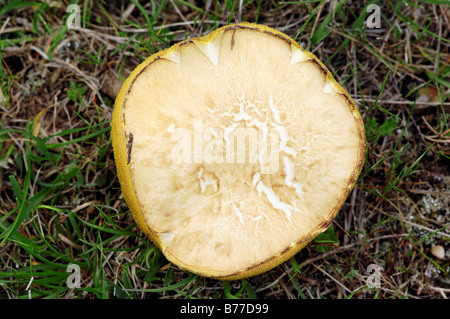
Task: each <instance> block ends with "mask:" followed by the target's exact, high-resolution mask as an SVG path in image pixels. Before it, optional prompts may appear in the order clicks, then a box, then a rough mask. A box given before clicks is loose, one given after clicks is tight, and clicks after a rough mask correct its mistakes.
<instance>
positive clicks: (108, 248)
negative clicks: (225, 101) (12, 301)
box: [0, 0, 450, 299]
mask: <svg viewBox="0 0 450 319" xmlns="http://www.w3.org/2000/svg"><path fill="white" fill-rule="evenodd" d="M0 2H3V1H0ZM42 2H43V1H41V2H38V3H36V4H35V5H33V6H31V5H30V3H24V2H21V1H16V2H10V3H9V4H8V5H6V3H2V4H1V5H0V8H1V7H3V8H4V9H0V53H1V61H0V83H1V95H0V114H1V119H0V129H1V131H0V174H1V179H0V234H1V235H0V298H29V297H31V298H150V297H152V298H155V297H156V298H175V297H177V298H232V297H239V298H283V299H286V298H330V299H331V298H367V299H370V298H381V299H386V298H395V299H396V298H418V299H421V298H433V299H438V298H447V297H448V296H449V293H450V281H449V279H448V278H449V276H448V275H449V270H450V263H449V260H450V254H449V251H450V243H449V239H450V230H449V228H448V225H449V219H450V218H449V216H450V214H449V211H450V200H449V198H450V196H449V195H450V170H449V166H450V165H449V163H450V100H449V93H450V82H449V77H450V65H449V61H450V52H449V44H450V41H449V40H448V39H449V38H450V22H449V19H450V17H449V12H450V11H449V6H448V5H445V4H444V3H445V1H439V0H436V1H424V2H420V1H411V2H408V5H406V4H405V2H403V1H396V2H391V1H378V2H376V1H375V3H377V4H378V5H379V6H380V9H381V28H380V29H370V28H367V27H366V26H365V24H364V22H365V20H366V18H367V17H368V15H369V14H370V12H369V13H367V12H366V10H365V7H364V6H362V5H361V2H358V1H347V2H345V3H344V2H338V1H334V0H332V1H329V2H324V1H322V2H319V1H317V2H308V3H297V2H292V3H288V2H286V3H282V2H276V1H224V2H223V3H221V4H219V2H217V1H177V0H170V1H162V2H161V1H151V2H145V5H144V2H143V1H141V2H138V1H129V2H128V1H108V2H103V1H79V5H80V9H81V15H80V24H81V25H80V26H81V28H79V29H71V30H70V29H67V28H66V27H65V21H66V19H67V17H68V15H67V14H66V8H67V6H68V4H69V3H68V1H47V3H48V4H47V5H45V4H43V3H42ZM139 3H141V4H139ZM240 20H242V21H250V22H255V21H256V22H258V23H263V24H266V25H269V26H272V27H274V28H276V29H278V30H281V31H283V32H285V33H286V34H288V35H290V36H291V37H293V38H295V40H297V41H298V42H299V43H300V44H301V45H302V46H303V47H305V48H306V49H308V50H311V51H312V52H313V53H315V54H316V55H317V56H318V57H319V59H320V60H322V61H324V62H325V63H326V65H327V66H328V67H329V68H330V70H331V71H332V72H333V74H335V76H336V78H337V80H338V82H340V83H341V84H343V85H344V86H345V87H346V88H347V90H348V91H349V93H350V94H351V96H352V97H353V98H354V99H355V101H356V102H357V104H358V108H359V110H360V112H361V114H362V116H363V119H364V121H365V125H366V133H367V137H368V141H369V145H368V149H367V160H366V164H365V167H364V168H363V172H362V174H361V177H360V179H359V181H358V183H357V185H356V187H355V189H354V191H353V192H352V193H351V195H350V196H349V198H348V200H347V202H346V204H345V206H344V207H343V209H342V211H341V212H340V213H339V215H338V217H337V218H336V220H335V221H334V223H333V226H332V228H330V229H329V231H328V232H327V233H326V235H325V236H322V237H321V238H319V239H318V240H317V241H315V242H313V243H312V244H311V245H310V246H309V247H307V248H306V249H304V250H303V251H301V252H300V253H299V254H297V255H296V256H295V257H294V258H292V259H291V260H290V261H288V262H286V263H284V264H282V265H280V266H278V267H277V268H275V269H273V270H272V271H270V272H267V273H265V274H262V275H260V276H256V277H252V278H249V279H247V280H241V281H233V282H220V281H217V280H211V279H206V278H201V277H197V276H195V275H191V274H188V273H184V272H183V271H181V270H179V269H177V268H176V267H175V266H174V265H171V264H169V263H168V262H167V260H165V258H164V257H163V256H162V255H161V253H160V252H159V251H158V250H157V249H156V248H155V247H154V246H153V245H152V244H151V243H150V242H149V240H148V239H146V238H145V237H144V236H143V234H142V233H141V232H140V231H139V229H137V227H136V225H135V224H134V222H133V220H132V218H131V216H130V214H129V211H128V208H127V206H126V204H125V203H124V201H123V198H122V195H121V192H120V187H119V183H118V180H117V178H116V174H115V167H114V161H113V154H112V148H111V142H110V137H109V125H110V123H109V122H110V119H111V112H112V107H113V102H114V98H115V95H116V94H117V91H118V88H120V85H121V83H122V81H123V79H124V78H126V76H127V75H128V74H129V73H130V72H131V71H132V70H133V68H134V67H135V66H137V64H139V63H140V62H141V61H142V60H143V59H145V58H146V57H148V56H149V55H151V54H152V53H154V52H156V51H158V50H160V49H163V48H166V47H168V46H170V45H171V44H173V43H174V42H176V41H179V40H182V39H185V38H186V37H195V36H199V35H202V34H205V33H207V32H209V31H210V30H212V29H214V28H215V27H218V26H221V25H225V24H227V23H233V22H236V21H240ZM148 25H151V26H152V28H149V27H148ZM438 245H439V246H442V247H444V250H445V252H446V254H445V256H444V257H443V258H438V257H437V256H436V255H434V254H433V253H432V251H431V249H432V247H433V246H438ZM69 264H77V265H79V266H80V267H81V271H82V280H81V285H80V288H74V289H70V288H69V287H67V284H66V279H67V277H68V275H69V274H70V273H67V272H66V268H67V266H68V265H69ZM371 264H376V265H379V266H380V267H381V269H382V270H381V277H380V285H379V287H378V288H369V287H368V282H367V279H370V278H371V277H369V276H370V275H371V274H373V272H371V271H370V269H368V267H369V265H371ZM368 277H369V278H368ZM30 282H31V285H30Z"/></svg>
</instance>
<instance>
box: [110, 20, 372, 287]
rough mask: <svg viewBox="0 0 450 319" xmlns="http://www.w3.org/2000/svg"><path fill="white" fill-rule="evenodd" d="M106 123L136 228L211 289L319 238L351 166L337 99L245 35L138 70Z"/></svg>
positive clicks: (279, 37)
mask: <svg viewBox="0 0 450 319" xmlns="http://www.w3.org/2000/svg"><path fill="white" fill-rule="evenodd" d="M113 118H114V119H113V146H114V151H115V154H116V163H117V167H118V171H121V172H120V174H119V180H120V181H121V184H122V189H125V188H126V190H124V195H125V199H126V200H127V202H128V203H129V205H130V206H131V210H132V211H133V216H135V218H136V219H137V220H138V224H139V225H140V227H141V228H142V229H143V230H144V232H146V233H147V234H148V235H149V236H150V237H151V238H152V240H153V241H154V242H155V243H156V244H157V245H158V246H159V247H160V249H161V250H162V252H163V253H164V254H165V256H166V257H167V258H168V259H169V260H170V261H172V262H174V263H175V264H177V265H178V266H179V267H181V268H183V269H186V270H188V271H191V272H194V273H197V274H201V275H204V276H210V277H216V278H225V279H227V278H242V277H246V276H249V275H254V274H256V273H260V272H261V271H265V270H268V269H270V268H272V267H274V266H275V265H277V264H279V263H281V262H282V261H284V260H286V259H287V258H289V257H290V256H292V255H293V254H295V253H296V252H297V251H298V250H299V249H301V248H302V247H304V245H306V243H308V242H309V241H310V240H311V239H312V238H314V237H315V236H317V235H318V234H320V233H321V232H323V231H324V230H325V229H326V228H327V227H328V226H329V225H330V223H331V222H332V220H333V218H334V217H335V215H336V214H337V212H338V211H339V210H340V208H341V206H342V205H343V203H344V201H345V199H346V197H347V196H348V194H349V192H350V190H351V189H352V187H353V186H354V184H355V182H356V179H357V177H358V174H359V172H360V170H361V167H362V164H363V159H364V151H365V138H364V127H363V124H362V121H361V117H360V115H359V112H358V110H357V108H356V106H355V104H354V103H353V101H352V100H351V98H350V97H349V95H348V93H347V92H346V91H345V90H344V89H343V88H342V87H341V86H339V85H338V84H337V83H336V81H335V80H334V79H333V78H332V76H331V74H330V72H329V71H328V70H327V68H326V67H325V66H323V64H322V63H321V62H319V61H318V60H317V58H316V57H315V56H314V55H312V54H311V53H309V52H307V51H305V50H303V49H301V48H300V47H299V46H298V44H297V43H295V42H294V41H293V40H292V39H290V38H289V37H287V36H285V35H283V34H282V33H280V32H278V31H275V30H273V29H270V28H267V27H262V26H258V25H253V24H245V23H244V24H238V25H233V26H228V27H223V28H221V29H219V30H217V31H214V32H213V33H211V34H210V35H208V36H206V37H204V38H200V39H192V40H185V41H183V42H181V43H179V44H177V45H175V46H174V47H172V48H170V49H168V50H166V51H162V52H160V53H158V54H157V55H155V56H152V57H150V58H149V59H148V60H147V61H145V62H144V63H143V64H142V65H140V66H139V67H138V68H137V69H136V70H135V71H134V72H133V74H132V75H131V76H130V78H129V79H128V80H127V82H125V84H124V86H123V87H122V91H121V93H120V94H119V96H118V98H117V100H116V106H115V109H114V115H113ZM130 137H132V148H130V147H127V141H129V140H130ZM128 146H129V145H128ZM127 152H129V153H130V154H128V153H127ZM123 159H128V161H123ZM136 216H137V217H136Z"/></svg>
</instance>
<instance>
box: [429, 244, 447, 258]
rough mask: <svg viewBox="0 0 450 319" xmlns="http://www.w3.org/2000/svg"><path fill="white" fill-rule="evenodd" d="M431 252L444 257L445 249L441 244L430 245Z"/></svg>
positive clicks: (438, 256)
mask: <svg viewBox="0 0 450 319" xmlns="http://www.w3.org/2000/svg"><path fill="white" fill-rule="evenodd" d="M431 253H432V254H433V255H434V256H435V257H436V258H439V259H444V258H445V250H444V247H442V246H441V245H436V246H431Z"/></svg>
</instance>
